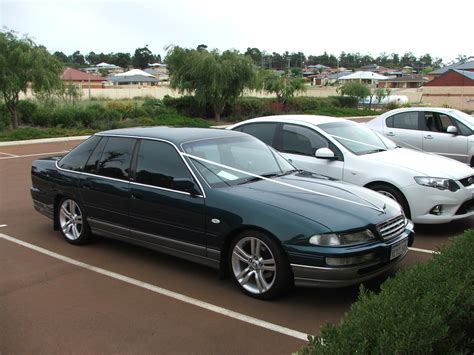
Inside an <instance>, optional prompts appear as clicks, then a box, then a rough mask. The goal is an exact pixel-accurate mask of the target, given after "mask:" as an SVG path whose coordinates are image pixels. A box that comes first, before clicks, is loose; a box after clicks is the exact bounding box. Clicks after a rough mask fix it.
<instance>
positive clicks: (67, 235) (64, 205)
mask: <svg viewBox="0 0 474 355" xmlns="http://www.w3.org/2000/svg"><path fill="white" fill-rule="evenodd" d="M57 220H58V226H59V230H60V231H61V234H62V235H63V237H64V239H66V241H67V242H69V243H71V244H74V245H82V244H86V243H88V242H90V240H91V239H92V233H91V229H90V227H89V224H88V223H87V218H86V215H85V213H84V209H83V208H82V207H81V206H80V205H79V203H78V202H77V201H75V200H74V199H72V198H68V197H66V198H63V199H62V200H61V201H60V202H59V204H58V209H57Z"/></svg>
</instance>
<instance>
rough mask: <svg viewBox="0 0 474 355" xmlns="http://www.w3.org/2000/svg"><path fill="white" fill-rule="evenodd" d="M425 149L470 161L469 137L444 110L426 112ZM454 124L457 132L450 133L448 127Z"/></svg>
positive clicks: (424, 122)
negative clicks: (468, 152)
mask: <svg viewBox="0 0 474 355" xmlns="http://www.w3.org/2000/svg"><path fill="white" fill-rule="evenodd" d="M422 123H423V150H424V151H425V152H431V153H435V154H440V155H443V156H445V157H448V158H452V159H456V160H459V161H461V162H463V163H467V162H468V154H467V150H468V138H467V137H466V136H464V135H462V134H461V130H460V128H459V127H458V125H457V122H456V119H454V118H453V117H451V116H449V115H447V114H445V113H442V112H430V111H427V112H424V115H423V119H422ZM449 126H454V127H456V128H457V129H458V133H457V134H453V133H448V132H447V128H448V127H449Z"/></svg>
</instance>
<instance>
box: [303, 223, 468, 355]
mask: <svg viewBox="0 0 474 355" xmlns="http://www.w3.org/2000/svg"><path fill="white" fill-rule="evenodd" d="M473 250H474V230H472V229H470V230H468V231H466V232H465V233H464V234H463V235H461V236H458V237H455V238H454V239H453V240H452V243H451V244H450V245H448V246H445V247H443V248H441V249H440V253H439V254H436V255H434V257H433V258H432V259H431V260H429V261H427V262H424V263H420V264H417V265H415V266H413V267H408V268H405V269H403V270H401V271H399V272H398V274H397V275H396V276H395V277H393V278H391V279H388V280H387V281H385V282H384V283H383V284H382V286H381V291H380V293H379V294H375V293H373V292H368V291H366V290H364V289H363V288H362V290H361V293H360V295H359V299H358V300H357V302H356V303H354V304H353V305H352V308H351V310H350V312H349V313H348V314H347V315H346V318H345V319H344V320H343V321H342V322H341V324H340V325H338V326H336V325H333V324H329V323H328V324H325V325H324V326H323V327H322V328H321V334H320V336H319V337H309V344H308V345H307V346H305V347H303V348H302V349H300V351H299V353H300V354H452V353H459V354H463V353H466V354H467V353H472V352H473V351H474V255H473Z"/></svg>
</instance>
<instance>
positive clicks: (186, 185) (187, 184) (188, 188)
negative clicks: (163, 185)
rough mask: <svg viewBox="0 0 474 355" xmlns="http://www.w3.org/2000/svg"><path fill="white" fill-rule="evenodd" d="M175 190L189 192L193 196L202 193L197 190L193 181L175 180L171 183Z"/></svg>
mask: <svg viewBox="0 0 474 355" xmlns="http://www.w3.org/2000/svg"><path fill="white" fill-rule="evenodd" d="M171 187H172V189H173V190H179V191H183V192H188V193H190V194H191V195H199V194H200V192H199V190H198V189H197V188H196V184H195V183H194V181H193V180H191V179H174V180H173V182H172V183H171Z"/></svg>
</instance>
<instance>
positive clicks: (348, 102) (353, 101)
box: [331, 96, 359, 108]
mask: <svg viewBox="0 0 474 355" xmlns="http://www.w3.org/2000/svg"><path fill="white" fill-rule="evenodd" d="M331 98H332V99H334V100H335V101H337V102H338V103H339V105H338V106H341V107H352V108H357V105H358V103H359V102H358V100H357V98H356V97H353V96H332V97H331Z"/></svg>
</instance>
